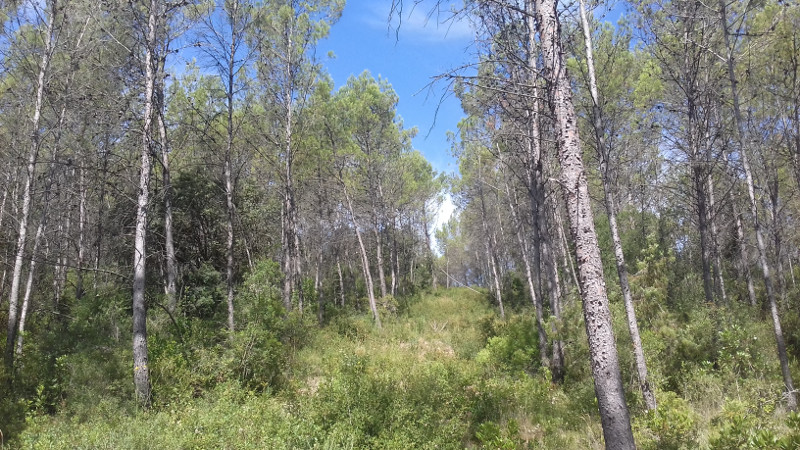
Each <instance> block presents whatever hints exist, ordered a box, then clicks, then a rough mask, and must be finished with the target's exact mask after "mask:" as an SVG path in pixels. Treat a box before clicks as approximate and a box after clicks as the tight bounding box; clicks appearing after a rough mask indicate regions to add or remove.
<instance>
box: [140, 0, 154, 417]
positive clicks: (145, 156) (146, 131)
mask: <svg viewBox="0 0 800 450" xmlns="http://www.w3.org/2000/svg"><path fill="white" fill-rule="evenodd" d="M159 14H160V4H159V1H158V0H150V11H149V13H148V20H147V35H146V37H145V42H144V46H145V49H144V52H145V59H144V73H145V79H144V114H143V117H142V120H143V125H142V142H141V147H142V148H141V152H142V154H141V157H142V163H141V164H142V165H141V172H140V173H139V198H138V201H137V204H136V235H135V239H134V252H133V383H134V387H135V394H136V401H137V402H138V404H139V405H140V406H141V407H143V408H149V407H150V402H151V394H150V367H149V364H148V351H147V303H146V302H145V275H146V262H147V245H146V240H147V209H148V206H149V202H150V171H151V168H152V167H151V160H150V154H151V152H152V150H153V148H152V147H153V145H152V139H151V136H150V134H151V132H152V128H153V118H154V115H155V114H156V113H155V111H154V109H155V108H154V100H155V99H154V94H155V83H156V67H155V65H156V61H155V54H154V53H155V48H156V29H157V26H158V24H157V18H158V17H159Z"/></svg>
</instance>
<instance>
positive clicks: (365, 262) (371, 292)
mask: <svg viewBox="0 0 800 450" xmlns="http://www.w3.org/2000/svg"><path fill="white" fill-rule="evenodd" d="M341 184H342V191H343V192H344V197H345V200H346V201H347V208H348V210H349V211H350V221H351V223H352V224H353V229H354V230H355V232H356V238H357V239H358V247H359V250H361V265H362V268H363V271H364V278H365V279H366V281H367V295H368V297H369V308H370V310H372V317H373V318H374V319H375V326H376V327H378V328H379V329H380V328H383V327H382V325H381V316H380V313H379V312H378V304H377V302H376V301H375V286H374V285H373V283H372V274H371V273H370V268H369V256H368V255H367V248H366V247H365V246H364V239H362V237H361V230H360V228H359V227H358V222H357V221H356V213H355V210H354V209H353V202H352V201H351V200H350V195H349V194H348V193H347V186H345V184H344V181H343V180H342V181H341Z"/></svg>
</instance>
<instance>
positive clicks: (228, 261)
mask: <svg viewBox="0 0 800 450" xmlns="http://www.w3.org/2000/svg"><path fill="white" fill-rule="evenodd" d="M230 7H231V12H230V13H229V17H230V20H231V22H233V21H236V20H237V18H238V17H239V2H238V0H234V1H233V2H231V6H230ZM235 29H236V27H235V25H232V26H231V30H232V31H231V46H230V48H229V49H228V55H227V56H228V60H227V63H228V67H227V76H228V86H227V91H226V93H225V94H226V101H227V104H226V105H225V106H226V107H227V111H226V113H227V123H226V125H227V127H226V130H225V131H226V141H225V157H224V161H223V169H222V178H223V183H225V210H226V213H227V214H226V217H225V218H226V222H225V232H226V239H225V285H226V287H227V294H226V296H225V298H226V301H227V304H228V331H230V332H231V333H233V332H234V331H235V330H236V324H235V321H234V305H233V300H234V286H233V275H234V272H233V271H234V249H235V247H234V246H235V243H236V240H235V238H236V236H235V234H234V228H233V221H234V219H235V214H236V210H235V206H234V202H233V194H234V192H233V191H234V183H233V174H232V167H231V166H232V161H231V160H232V158H233V134H234V129H233V108H234V105H233V94H234V82H235V77H236V38H235V36H234V34H235V31H234V30H235ZM248 253H249V252H248Z"/></svg>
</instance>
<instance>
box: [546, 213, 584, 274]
mask: <svg viewBox="0 0 800 450" xmlns="http://www.w3.org/2000/svg"><path fill="white" fill-rule="evenodd" d="M553 216H554V217H555V220H556V223H555V226H556V233H558V243H559V251H560V253H561V255H562V256H563V258H564V262H563V265H564V272H566V273H568V274H569V275H570V278H571V282H572V283H573V285H574V286H575V287H576V288H578V289H580V287H581V285H580V283H578V274H577V272H575V265H574V264H573V263H572V257H571V256H570V255H569V243H568V242H567V235H566V233H565V232H564V220H563V219H562V218H561V209H560V208H559V207H558V206H557V205H554V206H553Z"/></svg>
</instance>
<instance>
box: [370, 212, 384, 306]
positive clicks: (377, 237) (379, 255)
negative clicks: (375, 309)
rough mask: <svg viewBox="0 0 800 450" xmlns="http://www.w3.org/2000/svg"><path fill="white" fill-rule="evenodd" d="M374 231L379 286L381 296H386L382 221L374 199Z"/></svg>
mask: <svg viewBox="0 0 800 450" xmlns="http://www.w3.org/2000/svg"><path fill="white" fill-rule="evenodd" d="M372 231H373V234H374V235H375V258H376V259H377V262H378V267H377V269H378V286H379V287H380V288H381V297H386V276H385V275H384V273H383V242H382V241H381V232H380V223H379V221H378V212H377V206H376V205H375V201H374V200H373V201H372Z"/></svg>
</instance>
